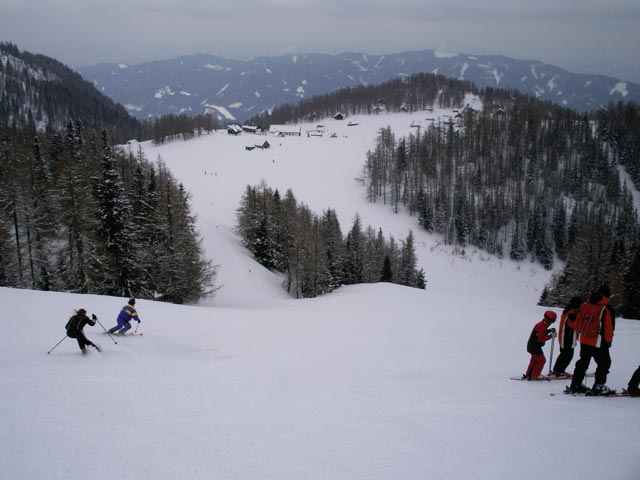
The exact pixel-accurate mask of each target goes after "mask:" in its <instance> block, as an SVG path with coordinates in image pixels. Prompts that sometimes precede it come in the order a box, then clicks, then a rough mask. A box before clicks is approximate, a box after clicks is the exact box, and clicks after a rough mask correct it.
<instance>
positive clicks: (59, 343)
mask: <svg viewBox="0 0 640 480" xmlns="http://www.w3.org/2000/svg"><path fill="white" fill-rule="evenodd" d="M65 338H67V336H66V335H65V336H64V337H62V340H60V341H59V342H58V343H56V344H55V345H54V346H53V348H52V349H51V350H49V351H48V352H47V355H49V354H50V353H51V352H53V350H54V349H55V348H56V347H57V346H58V345H60V344H61V343H62V342H64V339H65Z"/></svg>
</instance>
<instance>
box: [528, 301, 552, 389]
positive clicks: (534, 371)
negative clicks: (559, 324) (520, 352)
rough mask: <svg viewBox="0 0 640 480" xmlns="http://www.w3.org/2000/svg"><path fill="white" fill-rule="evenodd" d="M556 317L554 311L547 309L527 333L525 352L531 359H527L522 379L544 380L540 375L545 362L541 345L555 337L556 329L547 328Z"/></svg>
mask: <svg viewBox="0 0 640 480" xmlns="http://www.w3.org/2000/svg"><path fill="white" fill-rule="evenodd" d="M557 317H558V316H557V315H556V312H554V311H553V310H547V311H546V312H544V317H543V318H542V320H540V321H539V322H538V323H536V324H535V326H534V327H533V330H531V335H529V341H528V342H527V352H529V353H530V354H531V360H529V366H528V367H527V371H526V372H525V373H524V375H522V378H523V379H524V378H526V379H527V380H544V379H545V378H546V377H544V376H543V375H542V369H543V368H544V364H545V363H546V362H547V359H546V358H545V356H544V353H543V351H542V347H544V344H545V343H547V340H549V339H551V338H554V337H555V335H556V329H555V328H549V325H551V324H552V323H553V322H555V321H556V318H557Z"/></svg>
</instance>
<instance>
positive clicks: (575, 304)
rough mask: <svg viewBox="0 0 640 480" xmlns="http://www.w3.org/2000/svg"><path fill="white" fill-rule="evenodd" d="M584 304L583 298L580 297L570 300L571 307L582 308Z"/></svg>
mask: <svg viewBox="0 0 640 480" xmlns="http://www.w3.org/2000/svg"><path fill="white" fill-rule="evenodd" d="M580 305H582V299H581V298H580V297H573V298H572V299H571V300H569V308H580Z"/></svg>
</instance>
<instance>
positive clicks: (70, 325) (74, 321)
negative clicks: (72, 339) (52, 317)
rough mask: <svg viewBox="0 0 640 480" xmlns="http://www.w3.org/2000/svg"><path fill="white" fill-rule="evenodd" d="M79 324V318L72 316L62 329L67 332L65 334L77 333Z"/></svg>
mask: <svg viewBox="0 0 640 480" xmlns="http://www.w3.org/2000/svg"><path fill="white" fill-rule="evenodd" d="M79 323H80V316H79V315H74V316H73V317H71V318H70V319H69V321H68V322H67V324H66V325H65V326H64V328H65V330H66V331H67V333H77V332H78V325H79Z"/></svg>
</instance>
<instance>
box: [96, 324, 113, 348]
mask: <svg viewBox="0 0 640 480" xmlns="http://www.w3.org/2000/svg"><path fill="white" fill-rule="evenodd" d="M96 322H98V323H99V324H100V326H101V327H102V329H103V330H104V333H106V334H107V335H109V338H110V339H111V340H113V343H115V344H116V345H117V344H118V342H116V339H115V338H113V337H112V336H111V334H110V333H109V330H107V329H106V328H104V325H102V322H101V321H100V320H98V317H96Z"/></svg>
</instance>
